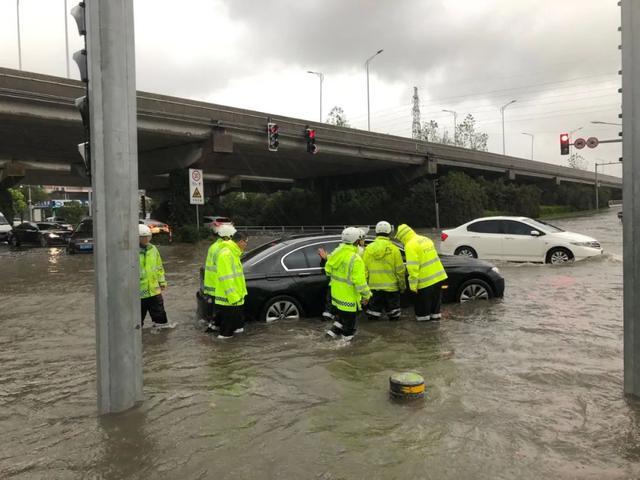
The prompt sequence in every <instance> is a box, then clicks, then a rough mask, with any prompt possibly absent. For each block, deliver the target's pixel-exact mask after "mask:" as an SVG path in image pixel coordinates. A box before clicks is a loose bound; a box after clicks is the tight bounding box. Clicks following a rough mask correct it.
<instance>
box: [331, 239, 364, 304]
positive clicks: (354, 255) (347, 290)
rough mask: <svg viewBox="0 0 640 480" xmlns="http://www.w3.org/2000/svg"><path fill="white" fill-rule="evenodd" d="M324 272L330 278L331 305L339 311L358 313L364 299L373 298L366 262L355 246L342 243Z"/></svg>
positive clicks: (333, 253)
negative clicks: (368, 282) (366, 271)
mask: <svg viewBox="0 0 640 480" xmlns="http://www.w3.org/2000/svg"><path fill="white" fill-rule="evenodd" d="M324 271H325V272H326V274H327V276H328V277H329V278H330V282H329V286H330V288H331V303H332V304H333V305H334V306H335V307H337V308H338V310H342V311H344V312H357V311H358V310H360V302H361V301H362V299H363V298H364V299H369V298H371V290H369V286H368V285H367V278H366V274H365V266H364V261H363V260H362V258H361V257H360V255H358V247H356V246H355V245H349V244H346V243H341V244H340V246H338V248H336V249H335V250H334V251H333V252H332V253H331V255H329V258H328V259H327V263H326V265H325V266H324Z"/></svg>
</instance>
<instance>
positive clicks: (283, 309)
mask: <svg viewBox="0 0 640 480" xmlns="http://www.w3.org/2000/svg"><path fill="white" fill-rule="evenodd" d="M301 316H302V307H301V306H300V303H299V302H298V301H297V300H296V299H295V298H293V297H290V296H288V295H280V296H277V297H274V298H272V299H270V300H269V301H268V302H267V303H266V304H265V306H264V308H263V309H262V315H261V316H260V318H261V319H263V320H264V321H265V322H267V323H272V322H275V321H276V320H299V319H300V317H301Z"/></svg>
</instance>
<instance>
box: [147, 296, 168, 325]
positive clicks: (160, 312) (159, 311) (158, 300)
mask: <svg viewBox="0 0 640 480" xmlns="http://www.w3.org/2000/svg"><path fill="white" fill-rule="evenodd" d="M147 312H149V315H151V321H153V323H167V313H166V312H165V311H164V300H163V299H162V294H159V295H155V296H153V297H148V298H142V299H141V300H140V324H141V325H144V317H146V316H147Z"/></svg>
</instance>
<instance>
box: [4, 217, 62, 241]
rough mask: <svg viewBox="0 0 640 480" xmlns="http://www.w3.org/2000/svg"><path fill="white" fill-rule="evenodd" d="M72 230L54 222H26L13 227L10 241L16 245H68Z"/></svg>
mask: <svg viewBox="0 0 640 480" xmlns="http://www.w3.org/2000/svg"><path fill="white" fill-rule="evenodd" d="M70 235H71V231H70V230H67V229H66V228H60V226H59V225H58V224H57V223H52V222H37V223H36V222H24V223H21V224H20V225H18V226H17V227H13V229H12V230H11V233H10V234H9V243H10V244H11V245H13V246H14V247H17V246H19V245H23V244H28V243H31V244H37V245H40V246H41V247H48V246H51V245H66V243H67V241H68V239H69V236H70Z"/></svg>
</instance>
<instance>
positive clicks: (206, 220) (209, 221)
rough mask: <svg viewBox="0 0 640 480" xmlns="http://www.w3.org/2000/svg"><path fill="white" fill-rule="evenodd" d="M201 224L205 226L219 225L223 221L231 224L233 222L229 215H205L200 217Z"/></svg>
mask: <svg viewBox="0 0 640 480" xmlns="http://www.w3.org/2000/svg"><path fill="white" fill-rule="evenodd" d="M202 219H203V221H202V225H203V226H205V227H207V228H213V227H214V226H215V227H219V226H220V225H222V224H224V223H230V224H232V225H233V222H232V221H231V219H230V218H229V217H222V216H220V215H207V216H204V217H202Z"/></svg>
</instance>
